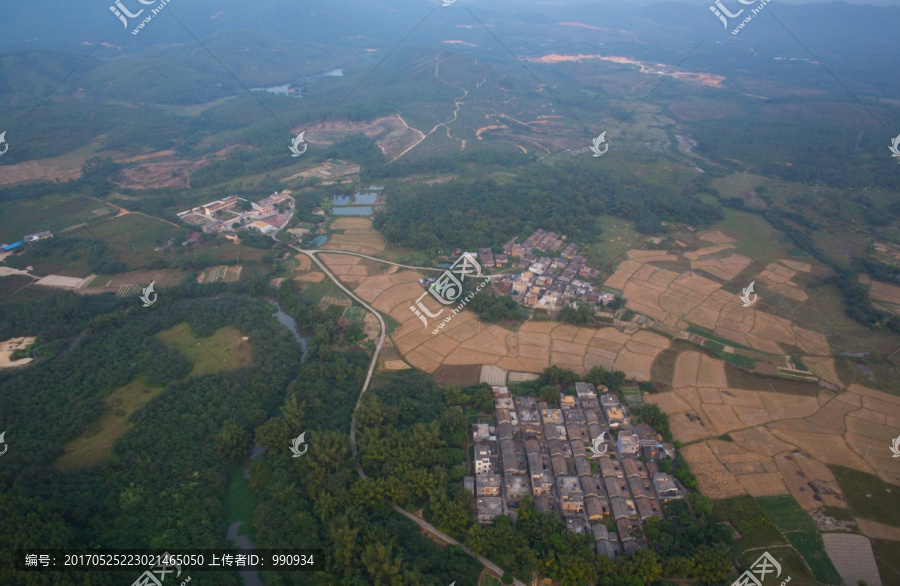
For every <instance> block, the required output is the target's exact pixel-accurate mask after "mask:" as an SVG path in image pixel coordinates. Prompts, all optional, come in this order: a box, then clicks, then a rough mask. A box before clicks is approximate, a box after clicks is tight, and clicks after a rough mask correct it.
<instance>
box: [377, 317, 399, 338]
mask: <svg viewBox="0 0 900 586" xmlns="http://www.w3.org/2000/svg"><path fill="white" fill-rule="evenodd" d="M378 313H380V314H381V317H382V318H384V325H386V326H387V334H386V335H388V336H393V335H394V332H395V331H397V329H398V328H399V327H400V322H398V321H397V320H395V319H394V318H392V317H391V316H389V315H388V314H386V313H384V312H381V311H379V312H378Z"/></svg>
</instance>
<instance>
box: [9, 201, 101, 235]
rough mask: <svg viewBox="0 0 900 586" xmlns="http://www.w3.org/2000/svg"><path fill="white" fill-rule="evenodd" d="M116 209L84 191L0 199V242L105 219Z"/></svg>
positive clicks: (54, 231) (55, 231)
mask: <svg viewBox="0 0 900 586" xmlns="http://www.w3.org/2000/svg"><path fill="white" fill-rule="evenodd" d="M117 211H118V210H116V208H114V207H112V206H109V205H107V204H105V203H103V202H102V201H99V200H96V199H92V198H90V197H86V196H83V195H68V194H67V195H57V196H53V195H48V196H45V197H41V198H38V199H15V200H9V201H3V202H0V242H3V243H11V242H18V241H19V240H21V239H22V236H23V235H25V234H30V233H32V232H41V231H43V230H50V231H51V232H53V234H54V236H57V235H58V234H59V232H60V231H62V230H64V229H65V228H69V227H71V226H76V225H78V224H85V223H86V224H92V223H95V222H97V221H99V220H106V219H108V218H110V217H112V216H114V215H115V214H116V212H117Z"/></svg>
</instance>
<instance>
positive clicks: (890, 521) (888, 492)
mask: <svg viewBox="0 0 900 586" xmlns="http://www.w3.org/2000/svg"><path fill="white" fill-rule="evenodd" d="M829 468H830V469H831V471H832V473H833V474H834V477H835V478H836V479H837V481H838V484H839V485H840V486H841V490H842V491H843V493H844V496H846V497H847V503H848V504H849V505H850V508H851V509H852V511H853V514H854V515H855V516H857V517H862V518H863V519H871V520H873V521H878V522H879V523H885V524H887V525H894V526H895V527H900V507H897V492H898V491H900V489H898V488H897V486H896V485H893V484H888V483H887V482H885V481H883V480H881V479H880V478H878V477H877V476H875V475H874V474H867V473H865V472H860V471H858V470H853V469H851V468H844V467H843V466H829ZM898 559H900V558H898Z"/></svg>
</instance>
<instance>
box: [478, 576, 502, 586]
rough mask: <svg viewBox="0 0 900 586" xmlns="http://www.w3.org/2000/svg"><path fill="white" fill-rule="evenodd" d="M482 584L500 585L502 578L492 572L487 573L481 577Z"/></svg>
mask: <svg viewBox="0 0 900 586" xmlns="http://www.w3.org/2000/svg"><path fill="white" fill-rule="evenodd" d="M481 586H500V580H498V579H497V578H495V577H494V576H492V575H490V574H485V575H484V577H483V578H482V579H481Z"/></svg>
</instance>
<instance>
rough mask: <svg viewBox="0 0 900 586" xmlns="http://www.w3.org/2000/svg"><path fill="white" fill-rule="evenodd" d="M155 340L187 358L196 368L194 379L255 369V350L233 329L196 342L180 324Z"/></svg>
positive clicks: (158, 335)
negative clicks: (240, 369) (243, 369)
mask: <svg viewBox="0 0 900 586" xmlns="http://www.w3.org/2000/svg"><path fill="white" fill-rule="evenodd" d="M156 338H157V339H159V340H161V341H163V342H164V343H165V344H166V345H167V346H170V347H173V348H176V349H177V350H179V351H180V352H181V353H182V354H184V356H185V358H187V359H188V361H190V363H191V364H192V365H193V368H191V376H202V375H204V374H213V373H216V372H222V371H223V370H234V369H236V368H243V367H246V366H252V365H253V347H252V346H251V345H250V344H249V343H248V342H245V341H244V340H243V339H242V336H241V332H240V331H238V330H237V328H234V327H232V326H226V327H224V328H220V329H218V330H216V332H215V333H214V334H212V335H211V336H209V337H207V338H197V337H195V336H194V334H193V333H191V329H190V327H188V325H187V324H185V323H181V324H178V325H177V326H175V327H172V328H169V329H168V330H163V331H161V332H159V333H158V334H156Z"/></svg>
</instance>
